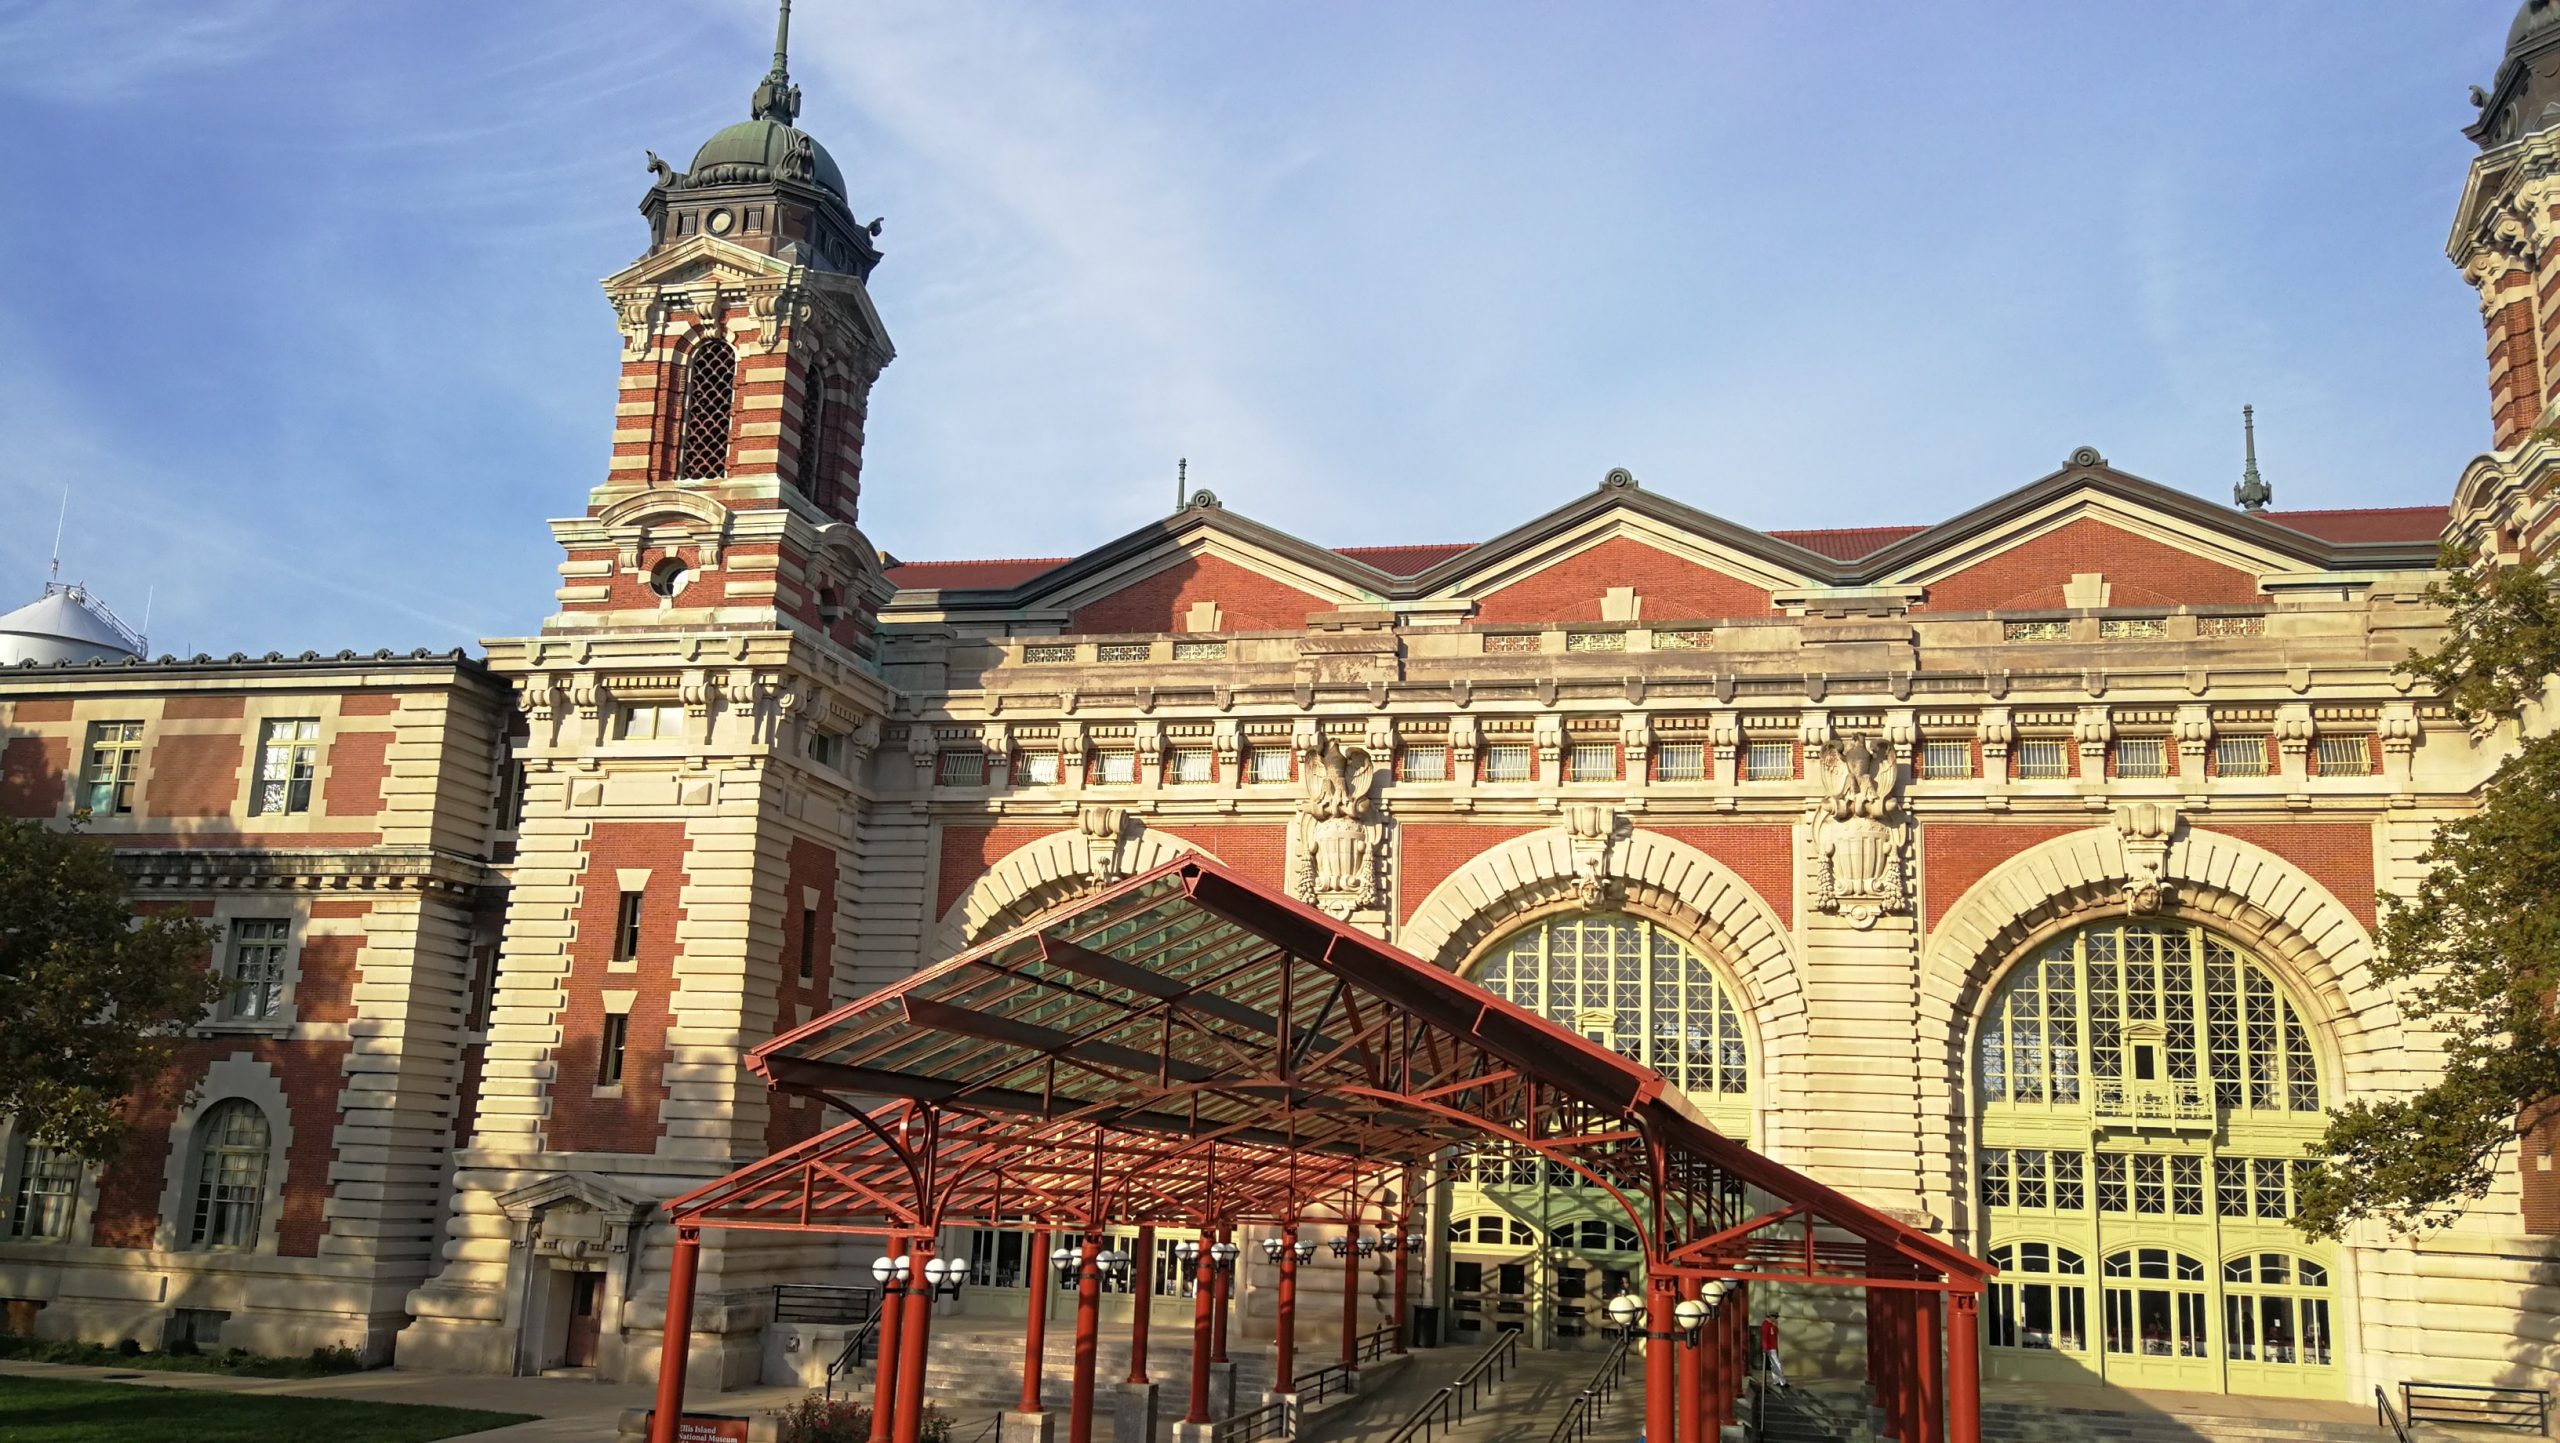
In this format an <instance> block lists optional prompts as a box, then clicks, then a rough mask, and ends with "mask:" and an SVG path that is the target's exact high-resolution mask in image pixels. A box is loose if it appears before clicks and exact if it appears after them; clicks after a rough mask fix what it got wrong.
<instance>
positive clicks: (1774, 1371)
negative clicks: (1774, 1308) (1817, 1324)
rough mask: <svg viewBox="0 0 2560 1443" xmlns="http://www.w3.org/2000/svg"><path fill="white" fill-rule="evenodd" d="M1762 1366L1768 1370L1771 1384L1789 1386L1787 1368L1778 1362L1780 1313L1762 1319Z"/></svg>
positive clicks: (1778, 1386)
mask: <svg viewBox="0 0 2560 1443" xmlns="http://www.w3.org/2000/svg"><path fill="white" fill-rule="evenodd" d="M1760 1366H1761V1367H1763V1368H1765V1369H1767V1370H1768V1379H1769V1383H1770V1386H1772V1387H1776V1388H1784V1387H1785V1386H1787V1370H1786V1369H1785V1368H1783V1367H1780V1366H1779V1364H1778V1315H1777V1314H1775V1313H1771V1314H1770V1315H1769V1316H1767V1317H1765V1318H1762V1319H1761V1320H1760Z"/></svg>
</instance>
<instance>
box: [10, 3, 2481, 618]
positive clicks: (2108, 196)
mask: <svg viewBox="0 0 2560 1443" xmlns="http://www.w3.org/2000/svg"><path fill="white" fill-rule="evenodd" d="M2512 9H2513V7H2512V5H2511V4H2509V3H2506V0H2460V3H2454V0H2439V3H2430V4H2424V5H2408V4H2381V3H2361V4H2357V3H2349V4H2341V3H2338V0H2252V3H2245V4H2244V3H2233V0H2148V3H2145V4H2142V5H2089V4H2053V3H1987V0H1986V3H1953V0H1950V3H1944V4H1930V5H1914V6H1900V7H1886V6H1875V5H1867V4H1856V3H1849V0H1788V3H1780V0H1756V3H1739V0H1696V3H1670V0H1629V3H1601V0H1582V3H1575V4H1569V5H1568V4H1555V3H1497V0H1467V3H1459V0H1404V3H1398V4H1394V5H1380V4H1374V3H1355V0H1214V3H1202V0H1190V3H1178V0H1157V3H1152V4H1137V3H1101V0H1081V3H1062V0H1045V3H1033V0H1010V3H999V0H800V3H799V12H800V13H799V14H798V16H797V17H795V45H794V57H793V70H794V73H795V76H796V78H797V79H798V80H799V81H800V83H801V85H802V87H803V88H804V90H805V91H806V93H807V108H806V112H805V114H804V116H803V118H802V123H803V125H805V126H806V127H808V128H809V129H811V130H812V131H813V132H814V133H815V134H817V135H818V137H819V138H820V139H821V140H822V141H823V142H824V143H825V144H826V145H827V146H828V148H829V149H830V150H832V151H833V152H834V154H835V156H836V158H837V159H838V161H839V162H840V163H841V164H842V166H843V168H844V171H845V174H846V176H847V178H848V182H849V185H850V186H851V188H852V190H853V203H854V205H855V207H856V209H857V210H858V211H860V213H861V214H862V215H863V216H865V217H869V216H871V215H875V214H876V215H883V216H885V217H886V220H887V230H886V233H885V235H884V236H883V237H882V241H881V244H882V246H883V248H884V249H885V250H886V251H887V253H888V259H887V261H886V262H885V263H884V264H883V265H882V267H881V269H880V271H879V273H878V274H877V275H876V276H875V277H874V281H873V285H874V295H875V297H876V299H877V300H878V303H879V306H880V309H881V311H882V312H883V314H884V315H885V316H886V317H887V320H888V324H889V327H890V332H891V334H892V336H893V337H894V338H895V340H896V342H897V344H898V347H899V352H900V354H899V359H898V360H897V362H896V363H895V364H894V365H892V366H891V367H890V369H889V371H888V373H887V374H886V376H884V378H883V379H882V381H881V384H880V388H879V390H878V392H877V393H876V394H875V396H874V399H873V403H872V415H871V426H870V451H869V460H868V464H867V467H866V471H865V477H864V496H863V503H864V518H863V525H864V529H865V530H866V531H867V532H868V533H869V534H870V535H871V537H872V538H873V540H874V541H875V542H877V543H878V544H879V545H881V546H882V547H884V548H886V549H888V550H890V551H892V552H894V553H896V554H898V555H900V556H902V557H908V558H915V559H926V558H956V557H984V556H1020V555H1054V554H1060V553H1066V552H1072V551H1075V550H1079V549H1082V548H1084V547H1087V546H1090V545H1092V544H1094V543H1097V542H1100V541H1102V540H1105V539H1107V538H1109V537H1112V536H1115V535H1118V534H1120V533H1121V532H1123V531H1126V530H1128V529H1129V528H1131V527H1133V526H1136V525H1139V524H1141V523H1143V522H1145V521H1147V520H1150V519H1152V518H1154V517H1157V516H1160V515H1162V514H1163V513H1164V512H1165V511H1166V510H1168V509H1169V508H1170V505H1171V500H1172V495H1173V482H1172V473H1173V466H1174V461H1175V458H1176V457H1178V456H1188V457H1190V458H1191V470H1192V480H1193V482H1194V484H1195V485H1206V486H1210V487H1213V488H1215V489H1216V490H1217V491H1218V492H1219V493H1220V495H1221V496H1222V497H1223V498H1224V499H1225V500H1226V502H1227V504H1228V505H1229V506H1230V507H1232V508H1234V509H1236V510H1239V511H1243V512H1246V513H1248V514H1251V515H1253V516H1256V517H1258V518H1260V519H1262V520H1265V521H1268V522H1271V523H1273V524H1275V525H1278V526H1281V527H1283V528H1285V529H1288V530H1291V531H1295V532H1297V533H1299V534H1301V535H1305V536H1307V537H1309V538H1311V539H1314V540H1318V541H1322V542H1324V543H1326V544H1330V545H1362V544H1382V543H1395V542H1443V541H1469V540H1478V539H1482V538H1483V537H1485V536H1488V535H1491V534H1494V533H1496V532H1498V531H1501V530H1503V529H1506V528H1507V527H1509V526H1511V525H1513V524H1516V523H1517V522H1519V521H1521V520H1525V519H1526V518H1527V517H1529V516H1531V515H1533V514H1535V513H1537V512H1539V511H1542V510H1545V509H1546V508H1548V507H1550V506H1553V505H1556V504H1558V503H1560V502H1562V501H1564V500H1566V499H1569V498H1570V497H1572V496H1574V495H1577V494H1579V493H1580V492H1581V491H1583V490H1585V489H1587V488H1588V487H1590V486H1592V485H1594V484H1596V483H1597V482H1598V480H1599V478H1600V476H1601V474H1602V473H1603V472H1604V471H1606V470H1607V469H1608V468H1610V467H1612V466H1620V465H1623V466H1628V467H1631V468H1633V469H1634V471H1635V472H1636V474H1637V475H1638V476H1639V477H1640V478H1642V480H1643V482H1644V484H1646V485H1647V486H1649V487H1652V488H1655V489H1658V490H1661V491H1664V492H1666V493H1669V494H1671V495H1674V496H1677V497H1679V498H1680V499H1682V500H1685V501H1688V502H1691V503H1693V504H1695V505H1698V506H1701V507H1704V508H1706V509H1708V510H1710V511H1714V512H1718V513H1720V514H1723V515H1726V516H1729V517H1732V518H1733V519H1735V520H1737V521H1741V522H1744V523H1746V524H1750V525H1756V526H1765V527H1809V526H1839V525H1861V524H1881V523H1917V522H1926V521H1932V520H1936V519H1940V518H1942V517H1944V516H1947V515H1950V514H1952V513H1954V512H1956V511H1959V510H1961V509H1964V508H1965V507H1968V506H1970V505H1973V504H1975V503H1977V502H1979V501H1982V500H1984V499H1987V498H1988V497H1990V496H1993V495H1996V494H1998V493H1999V492H2002V491H2005V490H2008V489H2010V488H2012V487H2015V486H2018V485H2022V484H2024V483H2026V482H2028V481H2030V480H2032V479H2034V478H2036V477H2037V476H2040V475H2042V474H2044V473H2045V472H2047V471H2049V470H2051V469H2053V468H2054V467H2055V466H2057V465H2059V464H2060V462H2061V460H2062V458H2063V457H2064V456H2065V455H2067V454H2068V452H2069V451H2070V450H2071V448H2072V447H2074V446H2076V445H2080V444H2084V443H2085V444H2089V445H2094V446H2096V447H2098V448H2099V449H2100V450H2101V451H2103V452H2104V453H2105V454H2106V455H2107V456H2108V458H2109V459H2110V460H2112V461H2114V462H2115V463H2116V464H2118V465H2120V466H2123V467H2124V468H2126V469H2128V470H2131V471H2134V472H2137V473H2140V474H2143V475H2147V476H2150V477H2152V478H2153V479H2155V480H2158V481H2162V482H2165V483H2168V484H2170V485H2175V486H2180V487H2184V488H2187V489H2189V490H2193V491H2196V492H2198V493H2201V494H2203V495H2206V496H2209V497H2213V498H2216V499H2220V500H2227V499H2228V497H2229V488H2230V485H2231V482H2232V481H2233V479H2234V478H2235V475H2236V472H2237V469H2238V465H2239V456H2238V449H2239V434H2238V423H2239V417H2238V413H2239V408H2240V405H2241V403H2242V402H2243V401H2253V402H2255V403H2256V405H2257V407H2258V413H2259V419H2260V441H2261V451H2262V458H2263V461H2264V464H2265V468H2266V471H2267V474H2268V477H2269V479H2270V480H2272V481H2273V482H2274V483H2275V487H2276V495H2277V504H2278V505H2279V506H2291V507H2313V506H2320V507H2330V506H2381V505H2408V504H2422V503H2434V502H2440V501H2441V500H2442V499H2443V498H2444V497H2445V496H2446V495H2447V494H2448V492H2449V491H2450V489H2451V487H2452V483H2453V480H2454V477H2455V475H2456V473H2457V472H2458V470H2459V469H2460V467H2461V466H2462V464H2463V463H2464V461H2466V460H2467V459H2468V458H2469V457H2470V456H2471V455H2473V454H2474V453H2475V452H2477V451H2478V450H2479V449H2481V448H2482V447H2483V446H2485V445H2486V444H2487V436H2488V422H2487V411H2488V405H2487V401H2486V398H2485V392H2484V387H2483V383H2482V380H2481V371H2482V364H2481V350H2482V343H2481V337H2480V331H2479V326H2478V318H2477V313H2476V310H2475V308H2474V306H2473V303H2472V301H2471V299H2470V295H2469V293H2468V292H2467V291H2466V290H2465V289H2464V288H2463V286H2462V285H2461V282H2460V280H2459V278H2458V277H2457V276H2456V275H2455V273H2454V271H2453V268H2452V267H2451V266H2450V265H2449V264H2447V262H2446V261H2445V259H2444V255H2443V247H2444V240H2445V233H2446V230H2447V228H2448V226H2449V225H2450V223H2451V219H2452V213H2453V206H2454V202H2455V199H2456V196H2457V195H2458V193H2459V190H2460V187H2461V184H2462V179H2463V171H2464V166H2465V165H2466V164H2467V162H2468V158H2469V155H2470V148H2469V145H2468V143H2467V142H2465V141H2464V140H2463V138H2462V136H2461V134H2460V132H2459V128H2460V126H2462V125H2463V124H2464V123H2465V122H2466V121H2467V120H2468V119H2469V118H2470V117H2471V114H2472V111H2471V108H2470V106H2469V105H2468V103H2467V102H2466V101H2465V99H2464V87H2465V86H2466V85H2468V84H2471V83H2474V82H2479V83H2484V84H2485V83H2486V82H2487V81H2488V80H2489V78H2490V75H2491V71H2492V70H2493V68H2494V66H2495V63H2496V60H2497V55H2498V47H2499V45H2500V43H2501V40H2502V38H2503V36H2504V32H2505V28H2506V24H2507V22H2508V19H2509V18H2510V15H2511V13H2512ZM771 24H772V16H771V7H770V4H769V0H536V3H496V0H368V3H366V4H363V5H320V4H312V3H309V0H298V3H297V0H0V134H6V135H8V136H9V137H11V143H10V146H9V152H10V158H11V162H12V168H13V171H14V174H13V175H12V176H11V178H10V185H9V187H8V191H9V200H8V201H6V202H5V203H0V204H5V206H6V210H5V211H0V274H6V275H8V276H9V277H10V278H11V279H12V280H13V281H14V282H15V284H14V285H13V286H12V288H11V294H10V299H9V304H7V305H5V306H0V507H5V508H6V512H5V514H6V516H7V517H8V524H7V525H6V526H5V527H0V600H6V601H14V600H15V599H17V597H18V596H20V595H21V594H26V595H31V594H32V593H33V592H34V590H35V588H36V586H37V584H38V583H39V582H40V581H41V580H42V579H43V576H44V567H45V558H46V554H47V552H48V550H49V548H50V545H51V541H52V533H53V529H54V517H55V509H56V506H57V504H58V503H59V501H60V498H61V495H62V492H63V490H64V488H65V487H68V488H69V489H70V492H71V503H70V512H71V516H70V526H69V529H68V536H67V539H66V541H65V544H64V547H63V553H64V575H65V576H66V577H72V578H81V579H85V580H87V581H89V582H90V583H91V584H92V585H93V586H95V587H96V588H97V589H98V590H99V592H100V593H101V594H102V595H103V596H105V597H106V599H107V600H108V601H109V602H110V603H111V604H112V605H114V606H115V607H117V608H118V609H119V610H120V611H121V612H123V613H124V615H125V616H126V618H127V619H128V620H137V619H138V615H139V613H140V612H141V611H142V610H143V607H144V604H145V598H146V596H148V597H149V604H150V608H151V625H150V630H151V633H152V641H153V646H154V649H155V650H159V651H167V650H181V651H198V650H203V651H212V652H216V653H224V652H229V651H233V650H245V651H251V652H263V651H266V650H269V649H282V650H286V651H298V650H301V649H303V648H306V647H318V648H323V649H335V648H338V647H342V646H354V647H358V648H362V649H371V648H373V647H376V646H383V645H392V646H399V647H404V648H405V647H408V646H414V645H429V646H439V647H441V646H453V645H464V644H468V643H470V642H471V641H473V640H474V639H476V638H479V637H483V636H496V635H509V634H517V633H522V632H525V631H529V630H531V629H532V628H534V627H535V626H536V625H538V623H539V621H540V619H541V618H542V616H543V615H545V614H546V613H547V612H548V611H549V610H550V589H551V587H552V586H553V585H554V584H555V581H556V577H555V575H554V572H553V569H552V568H553V566H554V564H555V561H556V555H555V553H554V551H553V548H552V546H551V542H550V538H549V534H548V532H547V531H546V530H545V527H544V521H545V520H546V519H547V518H549V517H553V516H560V515H567V514H574V513H575V512H577V511H578V510H579V509H581V507H582V506H583V504H584V497H585V494H586V490H587V488H588V487H589V486H591V485H593V484H594V483H595V482H596V481H598V480H599V479H601V477H602V475H603V469H604V461H605V453H606V445H607V435H608V431H609V427H610V405H611V394H612V384H613V376H614V372H615V367H616V364H617V349H616V340H615V336H614V333H613V328H612V324H611V315H610V312H609V311H608V309H607V307H606V306H605V304H604V301H603V298H602V296H601V293H600V292H599V291H598V290H597V287H596V282H597V280H598V279H599V278H601V277H603V276H605V275H607V274H609V273H611V272H612V271H614V270H616V269H618V268H620V267H621V266H622V265H623V264H625V263H627V262H628V261H629V260H631V259H632V258H633V257H634V256H635V255H636V254H637V253H638V252H639V250H640V248H641V246H642V244H643V242H644V239H645V237H644V231H643V228H642V225H641V222H640V218H639V216H638V215H637V213H636V211H635V209H634V207H635V206H636V204H637V202H638V200H639V198H640V196H641V194H642V193H643V191H644V190H645V189H646V186H647V183H648V177H647V176H646V174H645V173H644V171H643V169H642V151H643V149H644V148H648V149H654V150H656V151H657V152H659V153H660V154H662V155H664V156H666V157H667V158H668V159H669V160H671V161H674V162H676V163H677V164H679V165H681V164H683V162H684V160H685V159H686V158H687V157H688V156H690V155H691V153H692V151H693V149H694V147H695V146H697V145H698V144H699V143H700V142H701V140H702V139H703V138H704V137H705V136H707V135H708V134H709V133H710V132H711V131H712V130H713V129H715V128H716V127H718V126H719V125H721V124H723V123H726V122H727V121H729V120H731V119H736V118H743V117H744V115H745V113H746V103H747V96H748V94H749V92H750V91H751V89H752V88H753V86H754V84H755V81H756V79H757V78H758V76H759V75H760V74H761V73H762V71H763V68H764V65H765V51H766V47H767V44H768V41H769V38H770V34H771Z"/></svg>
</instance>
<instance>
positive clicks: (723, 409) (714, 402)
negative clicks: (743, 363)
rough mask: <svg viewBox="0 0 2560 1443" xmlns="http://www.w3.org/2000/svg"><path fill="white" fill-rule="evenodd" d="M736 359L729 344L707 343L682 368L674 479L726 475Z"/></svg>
mask: <svg viewBox="0 0 2560 1443" xmlns="http://www.w3.org/2000/svg"><path fill="white" fill-rule="evenodd" d="M737 373H738V358H737V356H736V355H735V354H734V353H733V352H731V351H730V349H729V343H728V342H726V341H721V340H706V341H703V342H701V343H699V344H697V345H696V346H695V347H694V348H693V354H692V355H691V356H689V357H687V358H686V360H685V367H684V410H683V419H682V421H681V422H679V424H678V428H677V432H676V479H678V480H683V481H695V480H704V479H708V478H710V477H714V476H725V475H727V474H729V406H730V396H731V393H732V391H733V390H734V389H735V383H736V380H737Z"/></svg>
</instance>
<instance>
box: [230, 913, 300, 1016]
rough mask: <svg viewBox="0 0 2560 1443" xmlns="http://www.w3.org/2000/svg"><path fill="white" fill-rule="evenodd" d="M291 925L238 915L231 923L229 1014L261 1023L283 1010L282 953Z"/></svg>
mask: <svg viewBox="0 0 2560 1443" xmlns="http://www.w3.org/2000/svg"><path fill="white" fill-rule="evenodd" d="M292 933H293V924H292V923H291V922H290V921H288V920H286V919H285V918H282V917H242V918H240V919H238V920H236V921H234V922H233V923H232V924H231V965H230V967H229V969H228V971H229V976H230V978H231V994H230V996H229V997H228V998H227V999H226V1000H225V1004H224V1005H225V1007H226V1009H227V1010H228V1012H229V1014H230V1015H231V1016H232V1017H234V1018H237V1019H239V1020H242V1021H247V1022H262V1021H265V1020H267V1019H268V1018H271V1017H274V1016H276V1015H277V1014H278V1013H279V1012H281V1011H282V1010H283V1009H284V953H285V946H286V944H287V942H288V941H289V940H290V938H291V936H292Z"/></svg>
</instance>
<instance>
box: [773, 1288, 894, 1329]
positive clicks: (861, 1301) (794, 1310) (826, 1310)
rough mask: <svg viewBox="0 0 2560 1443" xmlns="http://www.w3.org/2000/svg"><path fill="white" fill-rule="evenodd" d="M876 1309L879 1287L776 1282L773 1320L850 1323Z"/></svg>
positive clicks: (878, 1304) (874, 1311)
mask: <svg viewBox="0 0 2560 1443" xmlns="http://www.w3.org/2000/svg"><path fill="white" fill-rule="evenodd" d="M878 1311H880V1290H879V1289H878V1288H875V1287H849V1286H841V1285H838V1284H834V1283H776V1284H774V1285H773V1320H774V1321H775V1322H777V1323H852V1322H859V1321H860V1320H861V1319H863V1318H865V1317H868V1316H869V1315H871V1314H873V1313H876V1312H878Z"/></svg>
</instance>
